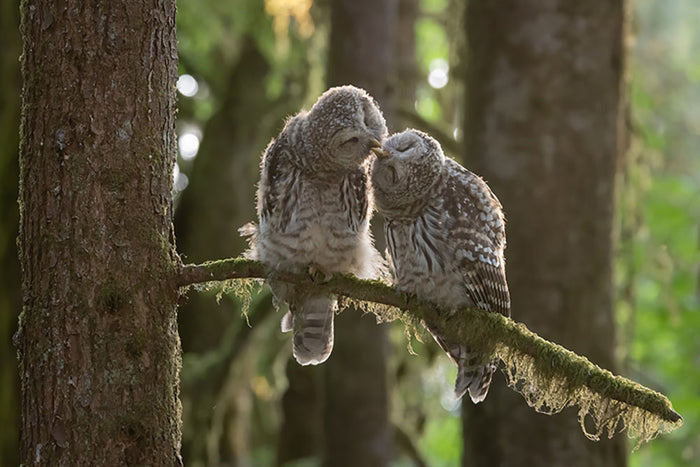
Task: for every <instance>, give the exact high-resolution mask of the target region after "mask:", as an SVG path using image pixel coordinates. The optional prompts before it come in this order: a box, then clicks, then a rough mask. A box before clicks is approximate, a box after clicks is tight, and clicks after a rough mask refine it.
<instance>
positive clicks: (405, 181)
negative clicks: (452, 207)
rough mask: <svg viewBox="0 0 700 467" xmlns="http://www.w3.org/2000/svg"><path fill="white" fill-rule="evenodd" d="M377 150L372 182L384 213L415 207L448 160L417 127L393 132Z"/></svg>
mask: <svg viewBox="0 0 700 467" xmlns="http://www.w3.org/2000/svg"><path fill="white" fill-rule="evenodd" d="M375 152H376V153H377V158H376V159H375V160H374V164H373V167H372V185H373V187H374V197H375V202H376V204H377V207H378V208H379V210H380V211H383V212H384V213H385V214H394V215H399V214H401V213H402V210H409V209H413V208H414V206H415V204H416V201H419V200H421V199H423V198H424V197H425V196H426V195H428V194H429V191H430V189H431V188H432V187H433V185H434V184H435V183H436V182H437V181H438V179H439V178H440V173H441V171H442V167H443V165H444V162H445V155H444V154H443V152H442V148H441V147H440V144H439V143H438V142H437V141H436V140H435V139H433V138H431V137H430V136H428V135H427V134H425V133H423V132H421V131H417V130H406V131H404V132H401V133H397V134H395V135H392V136H391V137H389V138H388V139H387V140H386V141H384V145H383V146H382V149H381V150H377V151H375ZM405 214H408V213H405Z"/></svg>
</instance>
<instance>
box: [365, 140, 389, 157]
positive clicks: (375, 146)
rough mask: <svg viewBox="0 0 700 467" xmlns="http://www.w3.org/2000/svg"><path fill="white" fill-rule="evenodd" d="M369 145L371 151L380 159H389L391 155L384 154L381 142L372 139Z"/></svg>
mask: <svg viewBox="0 0 700 467" xmlns="http://www.w3.org/2000/svg"><path fill="white" fill-rule="evenodd" d="M369 144H370V151H372V152H373V153H374V154H376V155H377V157H378V158H380V159H386V158H388V157H389V153H388V152H384V151H383V150H382V143H380V142H379V140H377V139H375V138H371V139H370V140H369Z"/></svg>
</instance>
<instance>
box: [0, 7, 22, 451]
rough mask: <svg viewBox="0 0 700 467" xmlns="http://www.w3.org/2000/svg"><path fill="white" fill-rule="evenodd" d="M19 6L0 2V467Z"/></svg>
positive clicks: (12, 367)
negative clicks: (0, 277)
mask: <svg viewBox="0 0 700 467" xmlns="http://www.w3.org/2000/svg"><path fill="white" fill-rule="evenodd" d="M18 7H19V2H18V1H16V0H0V44H2V49H1V50H0V80H1V81H2V84H3V86H2V89H0V271H2V287H0V346H2V347H1V348H2V350H1V351H0V426H1V427H3V428H2V430H0V464H3V465H18V464H19V450H18V443H19V430H18V428H17V427H18V426H19V373H18V371H17V358H16V357H15V351H14V348H13V347H12V335H13V334H14V333H15V331H16V329H17V315H18V314H19V310H20V308H21V303H22V302H21V294H20V278H19V261H18V259H17V248H16V245H15V243H16V237H17V226H18V224H19V210H18V209H17V190H18V183H17V181H18V176H17V174H18V173H19V158H18V154H17V152H18V146H19V135H18V133H17V128H18V127H19V91H20V89H21V88H22V85H21V78H20V72H19V62H18V57H19V54H20V51H21V47H22V43H21V40H20V36H19V29H18V26H19V8H18Z"/></svg>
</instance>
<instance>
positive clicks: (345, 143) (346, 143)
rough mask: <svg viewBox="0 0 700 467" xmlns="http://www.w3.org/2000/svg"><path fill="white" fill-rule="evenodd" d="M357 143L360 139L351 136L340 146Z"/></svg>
mask: <svg viewBox="0 0 700 467" xmlns="http://www.w3.org/2000/svg"><path fill="white" fill-rule="evenodd" d="M359 141H360V138H358V137H357V136H353V137H352V138H350V139H348V140H345V141H343V142H342V143H341V144H340V145H341V146H345V145H348V144H357V143H358V142H359Z"/></svg>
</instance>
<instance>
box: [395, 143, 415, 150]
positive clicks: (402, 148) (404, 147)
mask: <svg viewBox="0 0 700 467" xmlns="http://www.w3.org/2000/svg"><path fill="white" fill-rule="evenodd" d="M414 144H415V141H407V142H405V143H403V144H402V145H401V146H399V147H398V148H397V150H398V151H399V152H406V151H408V150H409V149H411V148H412V147H413V145H414Z"/></svg>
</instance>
